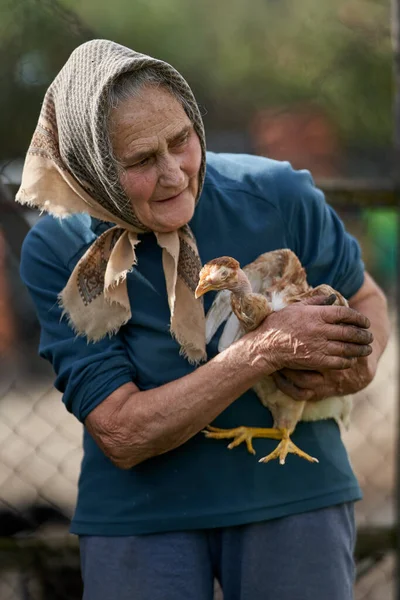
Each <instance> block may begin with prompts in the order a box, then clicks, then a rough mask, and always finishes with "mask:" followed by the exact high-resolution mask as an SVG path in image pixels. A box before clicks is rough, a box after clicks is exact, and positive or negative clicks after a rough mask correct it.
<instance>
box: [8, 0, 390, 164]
mask: <svg viewBox="0 0 400 600" xmlns="http://www.w3.org/2000/svg"><path fill="white" fill-rule="evenodd" d="M0 10H1V14H2V15H4V18H3V23H2V25H0V58H1V59H2V66H3V70H2V74H1V87H2V94H1V97H0V110H1V119H0V135H1V139H2V144H1V147H0V159H1V158H4V157H7V158H9V157H10V156H18V155H19V156H20V155H22V154H23V153H24V152H25V150H26V147H27V144H28V141H29V137H30V135H31V134H32V131H33V127H34V125H35V122H36V118H37V114H38V112H39V108H40V101H41V99H42V97H43V93H44V91H45V88H46V86H47V83H48V82H49V81H50V80H51V79H52V78H53V77H54V76H55V74H56V73H57V71H58V69H59V68H60V67H61V65H62V64H63V63H64V62H65V60H66V58H67V57H68V55H69V53H70V51H71V50H72V49H73V48H74V47H76V46H77V45H78V44H80V43H81V42H82V41H84V40H85V39H89V38H91V37H94V36H98V37H105V38H110V39H113V40H115V41H117V42H120V43H122V44H126V45H128V46H130V47H133V48H135V49H137V50H139V51H142V52H145V53H148V54H152V55H155V56H158V57H160V58H163V59H164V60H167V61H169V62H171V63H172V64H173V65H174V66H175V67H176V68H177V69H179V70H180V71H181V72H182V73H183V74H184V75H185V76H186V77H187V79H188V80H189V82H190V83H191V85H192V87H193V89H194V91H195V94H196V96H197V98H198V100H199V102H200V104H201V105H202V106H204V107H205V110H204V112H206V111H207V117H206V124H207V128H208V130H211V129H219V130H223V129H226V130H228V129H236V130H244V129H247V127H248V124H249V122H250V120H251V117H252V115H253V113H254V111H256V110H259V109H261V108H268V107H277V106H279V107H282V108H285V107H286V108H288V109H290V108H291V107H292V106H296V105H298V104H310V103H313V105H316V106H317V108H318V109H320V110H322V111H323V112H324V113H325V114H327V116H328V117H329V118H330V119H331V120H333V121H334V123H335V124H337V127H338V131H339V135H340V136H341V138H342V140H343V141H344V142H345V143H347V142H349V141H350V140H351V141H354V140H357V143H358V144H359V145H364V146H384V145H389V144H390V141H391V130H392V123H391V118H392V117H391V110H390V106H391V95H392V74H391V48H390V30H389V29H390V28H389V23H390V16H389V13H390V10H389V0H324V1H323V2H321V0H302V2H298V1H297V0H279V1H278V0H252V2H251V4H250V5H249V4H248V3H247V2H245V1H244V0H218V2H215V0H202V2H196V1H195V0H135V2H131V0H114V1H113V2H109V1H108V0H85V2H82V1H81V0H12V1H11V0H0ZM74 15H75V16H74ZM83 23H85V24H86V25H83ZM94 32H95V33H94Z"/></svg>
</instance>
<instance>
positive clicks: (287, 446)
mask: <svg viewBox="0 0 400 600" xmlns="http://www.w3.org/2000/svg"><path fill="white" fill-rule="evenodd" d="M282 433H283V437H282V441H281V442H280V443H279V444H278V446H277V447H276V448H275V450H274V451H273V452H271V454H268V456H264V458H260V460H259V461H258V462H262V463H266V462H269V461H270V460H274V459H275V458H279V463H280V464H281V465H284V464H285V461H286V457H287V455H288V454H289V453H291V454H297V456H300V457H301V458H304V459H305V460H308V461H309V462H315V463H317V462H319V461H318V459H317V458H314V457H313V456H310V455H309V454H306V453H305V452H303V450H300V448H298V447H297V446H296V444H294V443H293V442H292V440H291V439H290V437H289V435H288V434H287V433H286V432H282ZM281 435H282V434H281Z"/></svg>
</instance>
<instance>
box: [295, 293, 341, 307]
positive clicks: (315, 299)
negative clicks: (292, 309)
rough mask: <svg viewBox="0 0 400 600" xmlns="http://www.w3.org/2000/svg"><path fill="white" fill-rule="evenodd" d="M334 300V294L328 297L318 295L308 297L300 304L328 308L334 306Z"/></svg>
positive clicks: (335, 297)
mask: <svg viewBox="0 0 400 600" xmlns="http://www.w3.org/2000/svg"><path fill="white" fill-rule="evenodd" d="M336 299H337V296H336V294H330V295H329V296H325V295H323V294H318V296H310V297H309V298H306V299H305V300H302V303H303V304H307V305H308V306H329V305H331V304H335V302H336Z"/></svg>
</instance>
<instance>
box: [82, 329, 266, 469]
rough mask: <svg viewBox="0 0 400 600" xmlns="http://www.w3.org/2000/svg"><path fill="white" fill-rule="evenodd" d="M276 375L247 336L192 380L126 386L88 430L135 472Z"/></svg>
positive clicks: (89, 420)
mask: <svg viewBox="0 0 400 600" xmlns="http://www.w3.org/2000/svg"><path fill="white" fill-rule="evenodd" d="M275 370H276V368H275V367H274V366H273V361H272V360H271V363H270V364H269V363H268V362H267V361H266V360H265V359H261V358H260V355H259V353H257V351H256V350H255V349H254V342H253V340H252V338H251V337H247V336H246V337H244V338H242V339H241V340H239V341H238V342H236V343H235V344H234V345H232V346H231V347H230V348H228V349H227V350H225V351H224V352H222V353H221V354H218V355H217V356H216V357H215V358H213V359H212V360H211V361H209V362H208V363H206V364H205V365H203V366H201V367H199V368H198V369H196V370H195V371H193V372H192V373H190V374H189V375H186V376H184V377H182V378H180V379H177V380H175V381H172V382H170V383H167V384H165V385H162V386H160V387H158V388H154V389H152V390H147V391H138V389H137V388H136V386H134V385H133V384H127V385H125V386H123V387H122V388H120V390H117V392H114V394H111V396H109V397H108V398H107V399H106V401H104V402H103V403H101V404H100V405H99V406H98V407H97V408H96V409H94V410H93V411H92V413H90V415H89V416H88V417H87V419H86V422H85V425H86V427H87V429H88V431H89V432H90V433H91V435H92V436H93V437H94V438H95V439H96V441H97V443H98V444H99V445H100V446H101V448H102V450H103V451H104V452H105V454H106V455H107V456H108V457H109V458H110V459H111V460H112V461H113V462H114V464H116V465H117V466H119V467H121V468H130V467H133V466H134V465H136V464H138V463H140V462H142V461H144V460H146V459H148V458H150V457H152V456H156V455H159V454H163V453H165V452H168V451H169V450H172V449H174V448H176V447H177V446H180V445H181V444H183V443H184V442H186V441H187V440H188V439H189V438H191V437H192V436H193V435H195V434H196V433H198V432H199V431H201V430H202V429H203V428H204V427H205V426H206V425H208V423H210V422H211V421H213V420H214V419H215V417H217V415H219V414H220V413H221V412H222V411H223V410H224V409H225V408H226V407H227V406H229V405H230V404H231V403H232V402H233V401H234V400H236V399H237V398H239V396H241V395H242V394H243V393H244V392H245V391H246V390H248V389H249V388H250V387H252V385H253V384H254V383H255V382H256V381H257V380H258V379H259V378H260V377H261V376H262V375H268V374H269V373H273V372H274V371H275Z"/></svg>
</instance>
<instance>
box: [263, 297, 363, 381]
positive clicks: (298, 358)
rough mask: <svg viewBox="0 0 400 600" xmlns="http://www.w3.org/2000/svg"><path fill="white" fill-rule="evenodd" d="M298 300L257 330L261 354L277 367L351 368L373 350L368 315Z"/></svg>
mask: <svg viewBox="0 0 400 600" xmlns="http://www.w3.org/2000/svg"><path fill="white" fill-rule="evenodd" d="M318 301H319V302H320V301H321V299H319V300H318V299H313V301H312V302H310V303H308V304H307V305H305V304H303V303H300V302H299V303H296V304H293V305H291V306H288V307H286V308H284V309H283V310H281V311H279V312H274V313H272V314H271V315H269V316H268V317H267V318H266V319H265V321H264V322H263V323H262V324H261V325H260V327H259V328H258V329H257V330H256V331H255V332H254V333H255V336H254V337H255V342H256V344H257V347H258V350H259V352H260V354H261V355H262V356H265V357H266V358H267V356H268V354H269V360H270V362H271V363H272V364H273V366H274V367H275V368H276V370H281V369H285V368H288V369H306V370H311V371H324V370H326V369H338V370H342V369H349V368H350V367H352V366H353V365H354V362H355V360H356V359H358V358H360V357H366V356H368V355H369V354H371V352H372V348H371V346H370V344H371V343H372V341H373V336H372V333H370V332H369V331H368V328H369V326H370V323H369V320H368V319H367V317H365V316H364V315H362V314H361V313H359V312H357V311H355V310H353V309H351V308H348V307H346V306H326V305H325V306H320V305H314V302H315V303H318Z"/></svg>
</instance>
